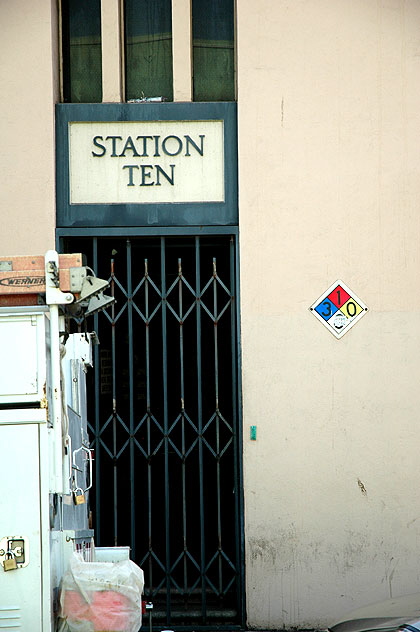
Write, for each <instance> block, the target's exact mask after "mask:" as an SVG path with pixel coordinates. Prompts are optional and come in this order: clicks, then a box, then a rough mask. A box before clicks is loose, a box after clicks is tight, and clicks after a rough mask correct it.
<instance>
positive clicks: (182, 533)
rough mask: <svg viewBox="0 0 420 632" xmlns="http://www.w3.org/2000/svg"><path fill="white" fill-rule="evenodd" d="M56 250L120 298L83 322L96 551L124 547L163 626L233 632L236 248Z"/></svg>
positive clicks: (196, 241)
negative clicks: (91, 352)
mask: <svg viewBox="0 0 420 632" xmlns="http://www.w3.org/2000/svg"><path fill="white" fill-rule="evenodd" d="M64 245H65V249H66V251H81V252H83V253H85V254H86V256H87V258H88V264H89V265H92V267H93V268H94V269H95V271H96V273H97V274H98V276H100V277H102V278H109V280H110V284H111V287H110V289H109V290H108V291H107V294H113V295H114V297H115V299H116V303H115V305H114V306H112V307H110V308H108V310H107V311H106V312H102V313H100V314H98V315H95V316H94V317H89V320H91V321H94V322H88V324H87V326H88V329H89V330H90V329H95V331H96V332H97V334H98V338H99V341H100V345H99V346H98V347H97V348H96V350H95V355H96V362H95V367H94V370H93V372H92V375H91V379H92V384H91V397H90V402H91V410H90V434H91V437H92V439H93V444H94V448H95V467H96V481H95V483H96V493H95V497H94V499H92V508H93V515H94V527H95V530H96V541H97V543H98V544H99V545H102V546H112V545H129V546H130V547H131V556H132V559H134V560H135V561H136V562H137V563H138V564H139V565H140V566H141V567H142V568H143V570H144V572H145V598H146V599H147V600H150V601H152V602H153V605H154V608H153V622H154V624H155V625H156V626H159V629H161V627H162V625H165V626H169V625H170V626H171V628H179V629H181V628H183V629H188V628H191V627H193V628H194V629H197V628H199V627H203V628H210V627H211V628H213V629H214V627H215V626H218V627H224V626H228V627H229V628H232V626H234V627H237V626H238V627H241V626H242V625H243V623H244V621H243V605H242V604H243V595H242V585H243V582H242V526H241V525H242V517H241V516H242V512H241V483H240V481H241V469H240V458H239V455H240V435H239V432H238V431H239V423H238V386H237V366H238V363H237V359H238V344H237V333H236V332H237V313H236V302H237V301H236V294H235V285H236V266H235V261H236V255H235V251H236V244H235V238H234V237H231V236H227V235H222V236H205V237H203V236H201V237H190V238H179V237H177V238H175V237H174V238H171V237H155V238H133V239H130V240H127V239H125V238H124V239H123V238H80V239H68V240H65V242H64ZM79 326H82V327H83V326H84V324H80V325H79Z"/></svg>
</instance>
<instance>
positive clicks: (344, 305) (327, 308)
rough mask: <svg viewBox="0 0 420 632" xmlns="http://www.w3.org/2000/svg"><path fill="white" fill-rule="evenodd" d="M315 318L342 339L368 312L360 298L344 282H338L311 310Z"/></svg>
mask: <svg viewBox="0 0 420 632" xmlns="http://www.w3.org/2000/svg"><path fill="white" fill-rule="evenodd" d="M309 309H310V310H311V312H312V313H313V315H314V316H316V317H317V318H318V320H319V321H320V322H321V323H322V324H323V325H325V326H326V328H327V329H328V330H329V331H330V332H331V333H332V334H334V336H335V337H336V338H341V337H342V336H343V335H344V334H345V333H347V332H348V331H349V329H351V328H352V327H353V325H355V324H356V323H357V321H358V320H360V319H361V318H362V316H364V315H365V314H366V312H367V310H368V308H367V307H366V305H365V304H364V303H363V301H362V300H360V298H358V297H357V296H356V294H355V293H354V292H352V291H351V290H350V288H349V287H347V285H346V284H345V283H343V281H340V280H338V281H336V282H335V283H333V285H331V287H329V288H328V290H326V291H325V292H324V293H323V294H322V295H321V296H320V297H319V298H318V299H317V300H316V301H315V303H313V304H312V305H311V307H310V308H309Z"/></svg>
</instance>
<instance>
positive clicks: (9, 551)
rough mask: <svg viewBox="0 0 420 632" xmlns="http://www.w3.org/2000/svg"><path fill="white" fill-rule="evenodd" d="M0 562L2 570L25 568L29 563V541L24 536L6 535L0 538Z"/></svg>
mask: <svg viewBox="0 0 420 632" xmlns="http://www.w3.org/2000/svg"><path fill="white" fill-rule="evenodd" d="M0 564H2V565H3V569H4V570H13V569H15V568H25V566H28V564H29V542H28V538H27V537H26V536H22V535H13V536H6V537H4V538H2V539H1V540H0Z"/></svg>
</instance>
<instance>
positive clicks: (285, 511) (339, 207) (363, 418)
mask: <svg viewBox="0 0 420 632" xmlns="http://www.w3.org/2000/svg"><path fill="white" fill-rule="evenodd" d="M237 6H238V88H239V179H240V182H239V199H240V242H241V251H240V256H241V318H242V350H243V357H242V361H243V411H244V474H245V536H246V587H247V608H248V621H249V624H250V625H251V626H254V627H268V628H281V627H283V626H285V627H286V628H288V627H289V626H301V627H312V626H318V625H319V626H322V625H325V624H326V623H331V621H332V620H334V619H335V617H337V616H340V615H341V614H342V613H343V612H345V611H346V610H348V609H349V608H352V607H355V606H358V605H362V604H365V603H369V602H371V601H375V600H380V599H383V598H387V597H388V596H390V595H393V596H396V595H398V594H401V593H404V592H416V591H420V550H419V540H420V520H419V518H420V497H419V492H418V489H419V482H420V465H419V458H418V455H419V445H420V437H419V435H420V424H419V411H420V388H419V377H420V372H419V351H420V346H419V326H420V294H419V287H420V283H419V282H420V256H419V255H420V241H419V238H420V143H419V138H420V28H419V27H420V3H419V2H418V1H417V0H378V1H376V0H351V1H350V0H346V1H344V2H343V1H341V0H337V1H332V0H277V1H276V2H272V1H270V0H260V1H259V2H254V0H240V1H239V2H238V3H237ZM338 278H341V279H342V280H343V281H344V282H345V283H346V284H347V285H348V286H350V288H351V289H352V290H353V291H354V292H355V293H356V294H358V296H359V297H360V298H361V299H362V300H363V301H364V302H365V303H366V304H367V305H368V307H369V312H368V313H367V315H366V316H365V317H364V318H362V319H361V320H360V322H358V323H357V324H356V325H355V326H354V327H353V329H351V330H350V331H349V332H348V333H347V334H346V335H345V336H344V337H343V338H342V339H341V340H336V339H335V338H334V337H333V336H332V335H331V333H329V332H328V331H327V330H326V328H325V327H323V325H322V324H321V323H320V322H318V320H317V319H316V318H315V317H314V316H313V315H312V314H311V313H310V312H309V311H308V307H309V306H310V305H311V304H312V303H313V301H314V300H315V299H317V298H318V297H319V296H320V295H321V294H322V293H323V292H324V291H325V290H326V289H327V288H328V287H329V286H330V285H331V284H332V283H333V282H334V281H336V280H337V279H338ZM250 425H257V440H256V441H250V439H249V436H250V434H249V426H250Z"/></svg>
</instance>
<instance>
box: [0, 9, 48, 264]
mask: <svg viewBox="0 0 420 632" xmlns="http://www.w3.org/2000/svg"><path fill="white" fill-rule="evenodd" d="M55 7H56V2H54V1H47V2H46V1H45V0H33V1H31V2H27V0H14V1H13V2H2V3H1V4H0V24H1V38H0V59H1V63H0V86H1V89H0V112H1V122H0V128H1V143H2V151H1V152H0V173H1V193H0V214H1V218H2V223H1V231H0V253H1V255H2V256H5V255H9V254H10V255H13V254H32V253H33V254H43V253H44V252H45V251H46V250H48V249H49V248H54V245H55V242H54V223H55V183H54V179H55V149H54V103H55V101H56V100H57V99H56V96H57V91H58V76H57V68H58V65H57V63H55V64H54V63H53V51H56V48H57V33H56V24H57V19H56V16H55V11H56V8H55ZM56 59H57V58H56V55H55V62H56Z"/></svg>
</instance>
